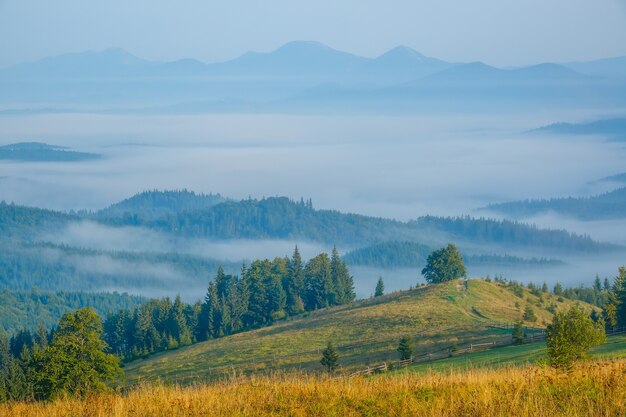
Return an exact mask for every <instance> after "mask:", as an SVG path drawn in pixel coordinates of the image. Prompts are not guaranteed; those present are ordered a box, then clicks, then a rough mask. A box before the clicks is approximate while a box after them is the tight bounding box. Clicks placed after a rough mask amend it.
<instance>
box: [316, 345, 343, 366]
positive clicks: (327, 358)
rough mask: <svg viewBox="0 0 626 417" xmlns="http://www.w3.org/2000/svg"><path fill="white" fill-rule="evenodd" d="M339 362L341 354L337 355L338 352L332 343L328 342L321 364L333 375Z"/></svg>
mask: <svg viewBox="0 0 626 417" xmlns="http://www.w3.org/2000/svg"><path fill="white" fill-rule="evenodd" d="M338 362H339V354H338V353H337V350H336V349H335V347H334V346H333V344H332V342H328V344H327V345H326V349H324V350H323V351H322V359H321V360H320V363H321V364H322V366H323V367H325V368H326V370H327V371H328V373H332V372H333V371H334V370H335V369H337V365H338Z"/></svg>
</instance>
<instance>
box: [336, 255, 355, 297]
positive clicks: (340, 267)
mask: <svg viewBox="0 0 626 417" xmlns="http://www.w3.org/2000/svg"><path fill="white" fill-rule="evenodd" d="M330 274H331V281H332V288H333V291H332V294H331V297H330V304H331V305H340V304H346V303H349V302H351V301H353V300H354V298H355V295H354V281H353V278H352V277H351V276H350V272H349V271H348V266H347V265H346V263H345V262H344V261H343V260H342V259H341V257H340V256H339V251H338V250H337V247H336V246H335V247H333V251H332V255H331V257H330Z"/></svg>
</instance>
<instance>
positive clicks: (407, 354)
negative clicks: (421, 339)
mask: <svg viewBox="0 0 626 417" xmlns="http://www.w3.org/2000/svg"><path fill="white" fill-rule="evenodd" d="M397 351H398V355H400V360H401V361H405V360H407V359H411V357H412V356H413V346H412V344H411V339H410V338H409V337H403V338H402V339H400V343H398V349H397Z"/></svg>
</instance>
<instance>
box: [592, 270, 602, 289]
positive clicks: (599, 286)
mask: <svg viewBox="0 0 626 417" xmlns="http://www.w3.org/2000/svg"><path fill="white" fill-rule="evenodd" d="M593 289H594V290H596V291H602V283H601V282H600V276H599V275H598V274H596V279H595V280H594V281H593Z"/></svg>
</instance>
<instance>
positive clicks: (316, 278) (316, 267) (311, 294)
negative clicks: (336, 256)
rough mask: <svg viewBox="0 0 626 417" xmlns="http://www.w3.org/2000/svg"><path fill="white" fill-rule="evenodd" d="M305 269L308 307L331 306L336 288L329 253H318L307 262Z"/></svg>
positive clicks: (309, 308)
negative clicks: (332, 278)
mask: <svg viewBox="0 0 626 417" xmlns="http://www.w3.org/2000/svg"><path fill="white" fill-rule="evenodd" d="M304 271H305V272H304V279H305V291H306V297H305V307H306V309H307V310H309V311H310V310H316V309H318V308H323V307H327V306H329V305H330V299H331V294H332V293H333V292H334V288H333V287H332V280H331V270H330V259H329V258H328V255H327V254H326V253H321V254H319V255H317V256H316V257H315V258H313V259H311V260H310V261H309V262H308V263H307V265H306V267H305V270H304Z"/></svg>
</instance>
